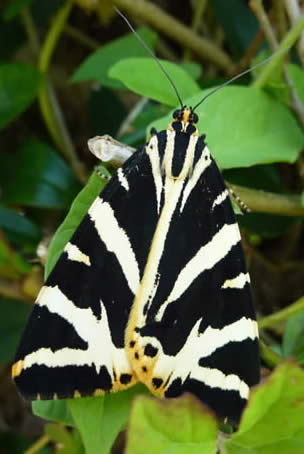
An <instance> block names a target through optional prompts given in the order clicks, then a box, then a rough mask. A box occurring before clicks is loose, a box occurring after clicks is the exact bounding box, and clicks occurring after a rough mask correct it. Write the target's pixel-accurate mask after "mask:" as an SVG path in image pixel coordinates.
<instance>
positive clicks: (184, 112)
mask: <svg viewBox="0 0 304 454" xmlns="http://www.w3.org/2000/svg"><path fill="white" fill-rule="evenodd" d="M197 122H198V116H197V114H196V113H195V112H193V109H192V107H186V106H185V107H183V108H182V109H177V110H175V111H174V112H173V121H172V123H171V124H170V125H169V129H170V130H171V131H177V132H184V133H186V134H189V135H197V129H196V126H195V124H196V123H197Z"/></svg>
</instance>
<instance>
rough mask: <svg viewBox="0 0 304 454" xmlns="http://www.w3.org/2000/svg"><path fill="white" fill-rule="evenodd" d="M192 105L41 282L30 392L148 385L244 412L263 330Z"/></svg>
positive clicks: (22, 353) (121, 176) (50, 395)
mask: <svg viewBox="0 0 304 454" xmlns="http://www.w3.org/2000/svg"><path fill="white" fill-rule="evenodd" d="M197 122H198V116H197V114H196V113H195V112H194V109H192V108H191V107H189V108H188V107H185V106H183V105H182V104H181V108H180V109H178V110H176V111H175V112H174V114H173V120H172V122H171V124H170V125H169V126H168V128H167V129H166V130H163V131H160V132H156V131H153V132H152V134H151V137H150V139H149V140H148V142H147V143H146V144H145V145H144V146H143V147H142V148H140V149H139V150H138V151H136V152H135V153H134V154H133V155H132V156H131V157H130V158H129V159H128V160H127V161H126V162H125V164H124V165H123V166H122V167H121V168H119V169H118V171H117V172H116V174H115V175H114V176H113V177H112V178H111V180H110V181H109V183H108V184H107V185H106V187H105V189H104V190H103V191H102V192H101V194H100V195H99V196H98V197H97V199H96V200H95V201H94V203H93V204H92V206H91V207H90V209H89V211H88V213H87V214H86V216H85V217H84V219H83V220H82V222H81V223H80V225H79V227H78V228H77V230H76V232H75V233H74V235H73V236H72V238H71V239H70V241H69V242H68V243H67V244H66V246H65V248H64V251H63V252H62V255H61V256H60V258H59V260H58V262H57V264H56V265H55V267H54V269H53V271H52V272H51V274H50V276H49V278H48V279H47V281H46V283H45V285H44V286H43V287H42V289H41V291H40V293H39V295H38V298H37V300H36V303H35V305H34V308H33V312H32V314H31V316H30V319H29V321H28V323H27V326H26V328H25V331H24V334H23V337H22V339H21V343H20V346H19V348H18V351H17V354H16V359H15V362H14V365H13V369H12V374H13V378H14V380H15V382H16V385H17V387H18V388H19V390H20V392H21V394H22V395H23V396H24V397H25V398H27V399H31V400H35V399H57V398H58V399H62V398H70V397H82V396H97V395H101V394H104V393H106V392H116V391H120V390H125V389H127V388H129V387H130V386H133V385H134V384H135V383H138V382H142V383H144V384H145V385H146V386H147V387H148V388H149V389H150V391H151V392H152V393H153V394H154V395H155V396H158V397H161V398H166V397H167V398H170V397H178V396H180V395H181V394H183V393H184V392H190V393H192V394H194V395H195V396H196V397H197V398H199V399H200V400H201V401H202V402H203V403H204V404H206V405H208V406H209V407H210V408H211V409H212V410H213V411H214V412H215V413H216V414H217V415H218V417H220V418H223V419H225V418H227V419H228V420H230V421H234V422H238V421H239V419H240V415H241V412H242V410H243V408H244V406H245V404H246V402H247V399H248V394H249V388H250V387H251V386H253V385H255V384H257V383H258V382H259V356H258V330H257V322H256V318H255V312H254V307H253V303H252V297H251V291H250V279H249V275H248V272H247V269H246V264H245V258H244V253H243V250H242V244H241V237H240V232H239V228H238V225H237V223H236V220H235V216H234V213H233V209H232V206H231V202H230V198H229V194H228V190H227V188H226V185H225V183H224V181H223V177H222V175H221V173H220V171H219V169H218V167H217V165H216V163H215V161H214V159H213V158H212V156H211V154H210V151H209V149H208V146H207V143H206V136H205V135H199V132H198V130H197V128H196V123H197Z"/></svg>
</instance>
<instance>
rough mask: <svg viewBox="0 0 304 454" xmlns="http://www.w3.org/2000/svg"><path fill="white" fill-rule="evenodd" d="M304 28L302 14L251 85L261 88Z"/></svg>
mask: <svg viewBox="0 0 304 454" xmlns="http://www.w3.org/2000/svg"><path fill="white" fill-rule="evenodd" d="M303 29H304V15H303V16H302V17H301V18H300V19H299V20H298V21H297V22H296V24H295V25H294V26H293V27H292V28H291V29H290V30H289V32H288V33H287V35H286V36H285V38H284V39H283V41H282V42H281V43H280V45H279V50H280V52H279V53H277V54H276V55H275V56H274V57H273V58H272V59H271V60H270V61H269V63H267V65H266V66H265V68H264V70H263V71H262V72H261V74H260V75H259V76H258V77H257V78H256V80H255V81H254V82H253V84H252V86H253V87H255V88H263V87H264V86H265V85H266V84H267V82H268V81H269V80H270V78H271V76H272V73H273V71H274V70H275V69H276V68H277V67H278V66H279V65H280V64H281V62H282V60H283V59H284V56H285V54H286V53H287V52H288V50H289V48H290V47H291V46H293V45H294V43H295V42H296V41H297V39H298V38H299V36H300V34H301V33H302V31H303Z"/></svg>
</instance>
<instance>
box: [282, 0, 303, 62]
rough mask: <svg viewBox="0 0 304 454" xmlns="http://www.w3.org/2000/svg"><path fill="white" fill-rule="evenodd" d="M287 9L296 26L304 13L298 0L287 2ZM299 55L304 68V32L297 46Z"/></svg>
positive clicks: (287, 0) (292, 22) (288, 0)
mask: <svg viewBox="0 0 304 454" xmlns="http://www.w3.org/2000/svg"><path fill="white" fill-rule="evenodd" d="M285 8H286V11H287V14H288V17H289V20H290V22H291V24H292V25H293V26H294V25H295V23H296V22H297V20H299V19H300V17H301V16H302V14H303V12H302V11H301V8H300V5H299V2H298V0H285ZM297 48H298V55H299V58H300V60H301V62H302V66H303V67H304V32H303V31H302V33H301V35H300V37H299V41H298V44H297Z"/></svg>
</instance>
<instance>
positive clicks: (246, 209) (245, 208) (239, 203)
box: [227, 185, 251, 214]
mask: <svg viewBox="0 0 304 454" xmlns="http://www.w3.org/2000/svg"><path fill="white" fill-rule="evenodd" d="M227 189H228V191H229V194H230V195H231V196H232V197H233V199H234V200H235V202H236V204H237V206H238V207H239V208H240V210H241V212H242V213H243V214H246V213H250V212H251V209H250V208H249V206H248V205H246V203H245V202H243V200H242V199H241V198H240V197H239V196H238V195H237V194H236V193H235V192H234V190H233V189H232V188H231V187H230V186H228V185H227Z"/></svg>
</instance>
